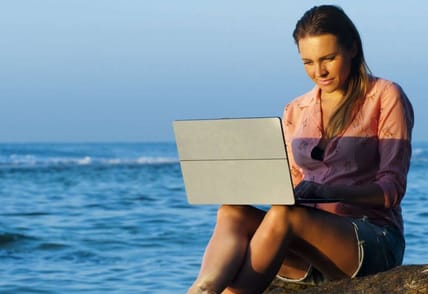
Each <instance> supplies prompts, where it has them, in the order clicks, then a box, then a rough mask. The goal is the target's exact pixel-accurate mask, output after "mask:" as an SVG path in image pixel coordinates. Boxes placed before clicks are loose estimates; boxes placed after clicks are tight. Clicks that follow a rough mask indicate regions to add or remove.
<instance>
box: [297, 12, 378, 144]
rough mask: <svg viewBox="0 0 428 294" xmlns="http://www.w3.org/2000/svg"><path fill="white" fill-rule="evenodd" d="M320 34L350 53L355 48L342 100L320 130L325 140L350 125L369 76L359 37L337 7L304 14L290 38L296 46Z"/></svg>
mask: <svg viewBox="0 0 428 294" xmlns="http://www.w3.org/2000/svg"><path fill="white" fill-rule="evenodd" d="M323 34H332V35H334V36H335V37H336V39H337V42H338V43H339V45H340V46H341V47H342V48H345V49H347V50H351V49H352V48H354V46H356V47H355V48H356V49H357V53H356V56H355V57H354V58H353V59H352V62H351V71H350V74H349V77H348V80H347V83H346V85H345V94H344V99H342V102H341V103H340V104H339V106H338V108H337V109H336V111H335V112H334V113H333V115H332V117H331V118H330V121H329V123H328V125H327V127H326V128H325V130H324V133H325V135H326V137H327V138H332V137H334V136H336V135H338V134H339V133H341V132H342V131H343V130H344V129H345V128H346V127H347V126H348V125H349V124H350V123H351V121H352V118H353V116H354V115H355V113H356V112H357V111H358V109H359V107H360V106H361V104H362V102H363V99H364V97H365V95H366V93H367V91H368V90H369V85H370V80H371V73H370V69H369V68H368V66H367V64H366V61H365V59H364V52H363V46H362V42H361V38H360V34H359V33H358V30H357V28H356V27H355V25H354V24H353V23H352V21H351V19H350V18H349V17H348V16H347V15H346V14H345V12H344V11H343V10H342V9H341V8H340V7H338V6H334V5H321V6H315V7H313V8H311V9H310V10H308V11H306V12H305V14H304V15H303V16H302V18H301V19H300V20H299V21H298V22H297V24H296V27H295V29H294V32H293V38H294V41H295V42H296V44H297V45H298V42H299V40H300V39H302V38H305V37H307V36H319V35H323Z"/></svg>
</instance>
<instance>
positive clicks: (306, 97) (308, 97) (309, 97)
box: [287, 86, 319, 108]
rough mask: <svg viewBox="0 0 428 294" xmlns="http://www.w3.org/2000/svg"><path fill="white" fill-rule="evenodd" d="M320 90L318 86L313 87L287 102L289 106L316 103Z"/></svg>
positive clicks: (303, 105)
mask: <svg viewBox="0 0 428 294" xmlns="http://www.w3.org/2000/svg"><path fill="white" fill-rule="evenodd" d="M318 91H319V88H318V87H316V86H315V87H314V88H312V90H310V91H308V92H306V93H304V94H302V95H300V96H297V97H295V98H294V99H293V100H291V102H289V103H288V104H287V107H296V106H297V107H299V108H300V107H305V106H309V105H311V104H313V103H315V101H316V98H317V95H318Z"/></svg>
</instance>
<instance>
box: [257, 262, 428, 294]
mask: <svg viewBox="0 0 428 294" xmlns="http://www.w3.org/2000/svg"><path fill="white" fill-rule="evenodd" d="M282 293H298V294H313V293H329V294H336V293H346V294H383V293H385V294H386V293H388V294H390V293H399V294H400V293H406V294H425V293H428V265H427V264H424V265H402V266H398V267H396V268H393V269H391V270H389V271H386V272H382V273H378V274H376V275H372V276H367V277H362V278H354V279H345V280H341V281H334V282H328V283H326V284H323V285H320V286H309V285H300V284H295V283H286V282H283V281H281V280H279V279H275V280H274V281H273V282H272V284H271V285H270V286H269V287H268V289H266V291H265V292H264V294H282Z"/></svg>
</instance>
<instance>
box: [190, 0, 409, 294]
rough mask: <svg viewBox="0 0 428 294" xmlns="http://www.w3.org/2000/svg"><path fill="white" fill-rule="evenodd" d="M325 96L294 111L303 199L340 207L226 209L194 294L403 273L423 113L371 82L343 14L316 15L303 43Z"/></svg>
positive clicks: (294, 165) (328, 10) (293, 106)
mask: <svg viewBox="0 0 428 294" xmlns="http://www.w3.org/2000/svg"><path fill="white" fill-rule="evenodd" d="M293 37H294V40H295V42H296V44H297V47H298V51H299V54H300V56H301V59H302V61H303V64H304V68H305V70H306V73H307V74H308V76H309V77H310V78H311V79H312V81H313V82H314V83H315V87H314V88H313V89H312V90H311V91H309V92H308V93H306V94H305V95H303V96H300V97H298V98H296V99H295V100H293V101H292V102H291V103H290V104H289V105H287V106H286V108H285V111H284V118H283V124H284V132H285V138H286V144H287V148H288V154H289V159H290V165H291V169H292V177H293V183H294V185H295V193H296V195H297V196H298V197H319V198H323V197H329V198H332V197H333V198H335V199H337V200H338V202H335V203H328V204H327V203H324V204H313V205H305V206H302V205H295V206H283V205H274V206H272V207H271V208H270V209H269V210H268V211H267V212H266V211H263V210H260V209H258V208H255V207H251V206H232V205H224V206H221V207H220V208H219V210H218V215H217V223H216V227H215V230H214V232H213V235H212V238H211V240H210V242H209V244H208V246H207V248H206V252H205V255H204V258H203V262H202V266H201V270H200V273H199V276H198V278H197V279H196V281H195V282H194V284H193V285H192V287H191V288H190V289H189V293H261V292H263V290H264V289H265V288H266V287H267V286H268V285H269V284H270V282H271V281H272V279H273V278H274V277H275V276H277V277H279V278H281V279H284V280H286V281H291V282H292V281H294V282H301V283H312V284H314V283H315V284H316V283H322V282H324V281H328V280H337V279H342V278H347V277H355V276H364V275H368V274H374V273H376V272H380V271H384V270H387V269H390V268H392V267H394V266H397V265H400V264H401V262H402V258H403V253H404V246H405V243H404V238H403V221H402V216H401V208H400V201H401V199H402V197H403V196H404V193H405V189H406V177H407V171H408V169H409V164H410V156H411V145H410V140H411V130H412V127H413V110H412V107H411V105H410V102H409V101H408V99H407V97H406V95H405V94H404V92H403V91H402V90H401V88H400V87H399V86H398V85H397V84H394V83H392V82H389V81H386V80H384V79H381V78H377V77H374V76H371V75H370V73H369V70H368V67H367V65H366V63H365V60H364V54H363V49H362V43H361V39H360V36H359V33H358V31H357V29H356V28H355V26H354V25H353V23H352V21H351V20H350V19H349V18H348V17H347V15H346V14H345V13H344V12H343V10H342V9H340V8H339V7H336V6H329V5H324V6H318V7H314V8H312V9H310V10H309V11H307V12H306V13H305V14H304V15H303V17H302V18H301V19H300V20H299V21H298V22H297V25H296V28H295V30H294V33H293Z"/></svg>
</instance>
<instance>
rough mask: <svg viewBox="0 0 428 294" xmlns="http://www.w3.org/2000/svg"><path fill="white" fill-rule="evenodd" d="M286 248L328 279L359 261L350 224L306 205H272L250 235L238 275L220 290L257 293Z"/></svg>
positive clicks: (354, 267)
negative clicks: (225, 287)
mask: <svg viewBox="0 0 428 294" xmlns="http://www.w3.org/2000/svg"><path fill="white" fill-rule="evenodd" d="M289 250H291V251H292V252H293V253H295V254H296V255H297V256H300V257H302V261H306V262H307V263H308V264H313V265H314V266H315V267H316V268H317V269H318V270H320V271H321V272H322V273H323V274H324V275H325V276H326V277H327V278H328V279H339V278H344V277H347V276H351V275H352V274H353V273H354V272H355V271H356V270H357V268H358V264H359V256H358V244H357V239H356V235H355V231H354V227H353V225H352V223H351V222H349V221H348V220H347V219H346V218H343V217H340V216H336V215H333V214H330V213H327V212H324V211H321V210H317V209H312V208H308V207H301V206H273V207H272V208H271V209H270V210H269V211H268V212H267V214H266V216H265V217H264V219H263V221H262V222H261V223H260V225H259V227H258V229H257V231H256V232H255V234H254V235H253V237H252V238H251V240H250V243H249V247H248V250H247V253H246V257H245V260H244V262H243V265H242V267H241V268H240V270H239V273H238V275H237V276H235V279H234V281H233V282H232V283H231V284H229V288H228V289H227V290H225V291H224V292H223V293H261V292H262V291H263V290H264V289H265V288H266V287H267V286H268V285H269V283H270V282H271V281H272V279H273V278H274V276H275V275H276V273H277V272H278V270H279V269H280V267H281V265H282V262H283V261H284V258H285V257H286V256H287V252H289ZM301 265H302V264H301ZM303 265H304V263H303Z"/></svg>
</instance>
